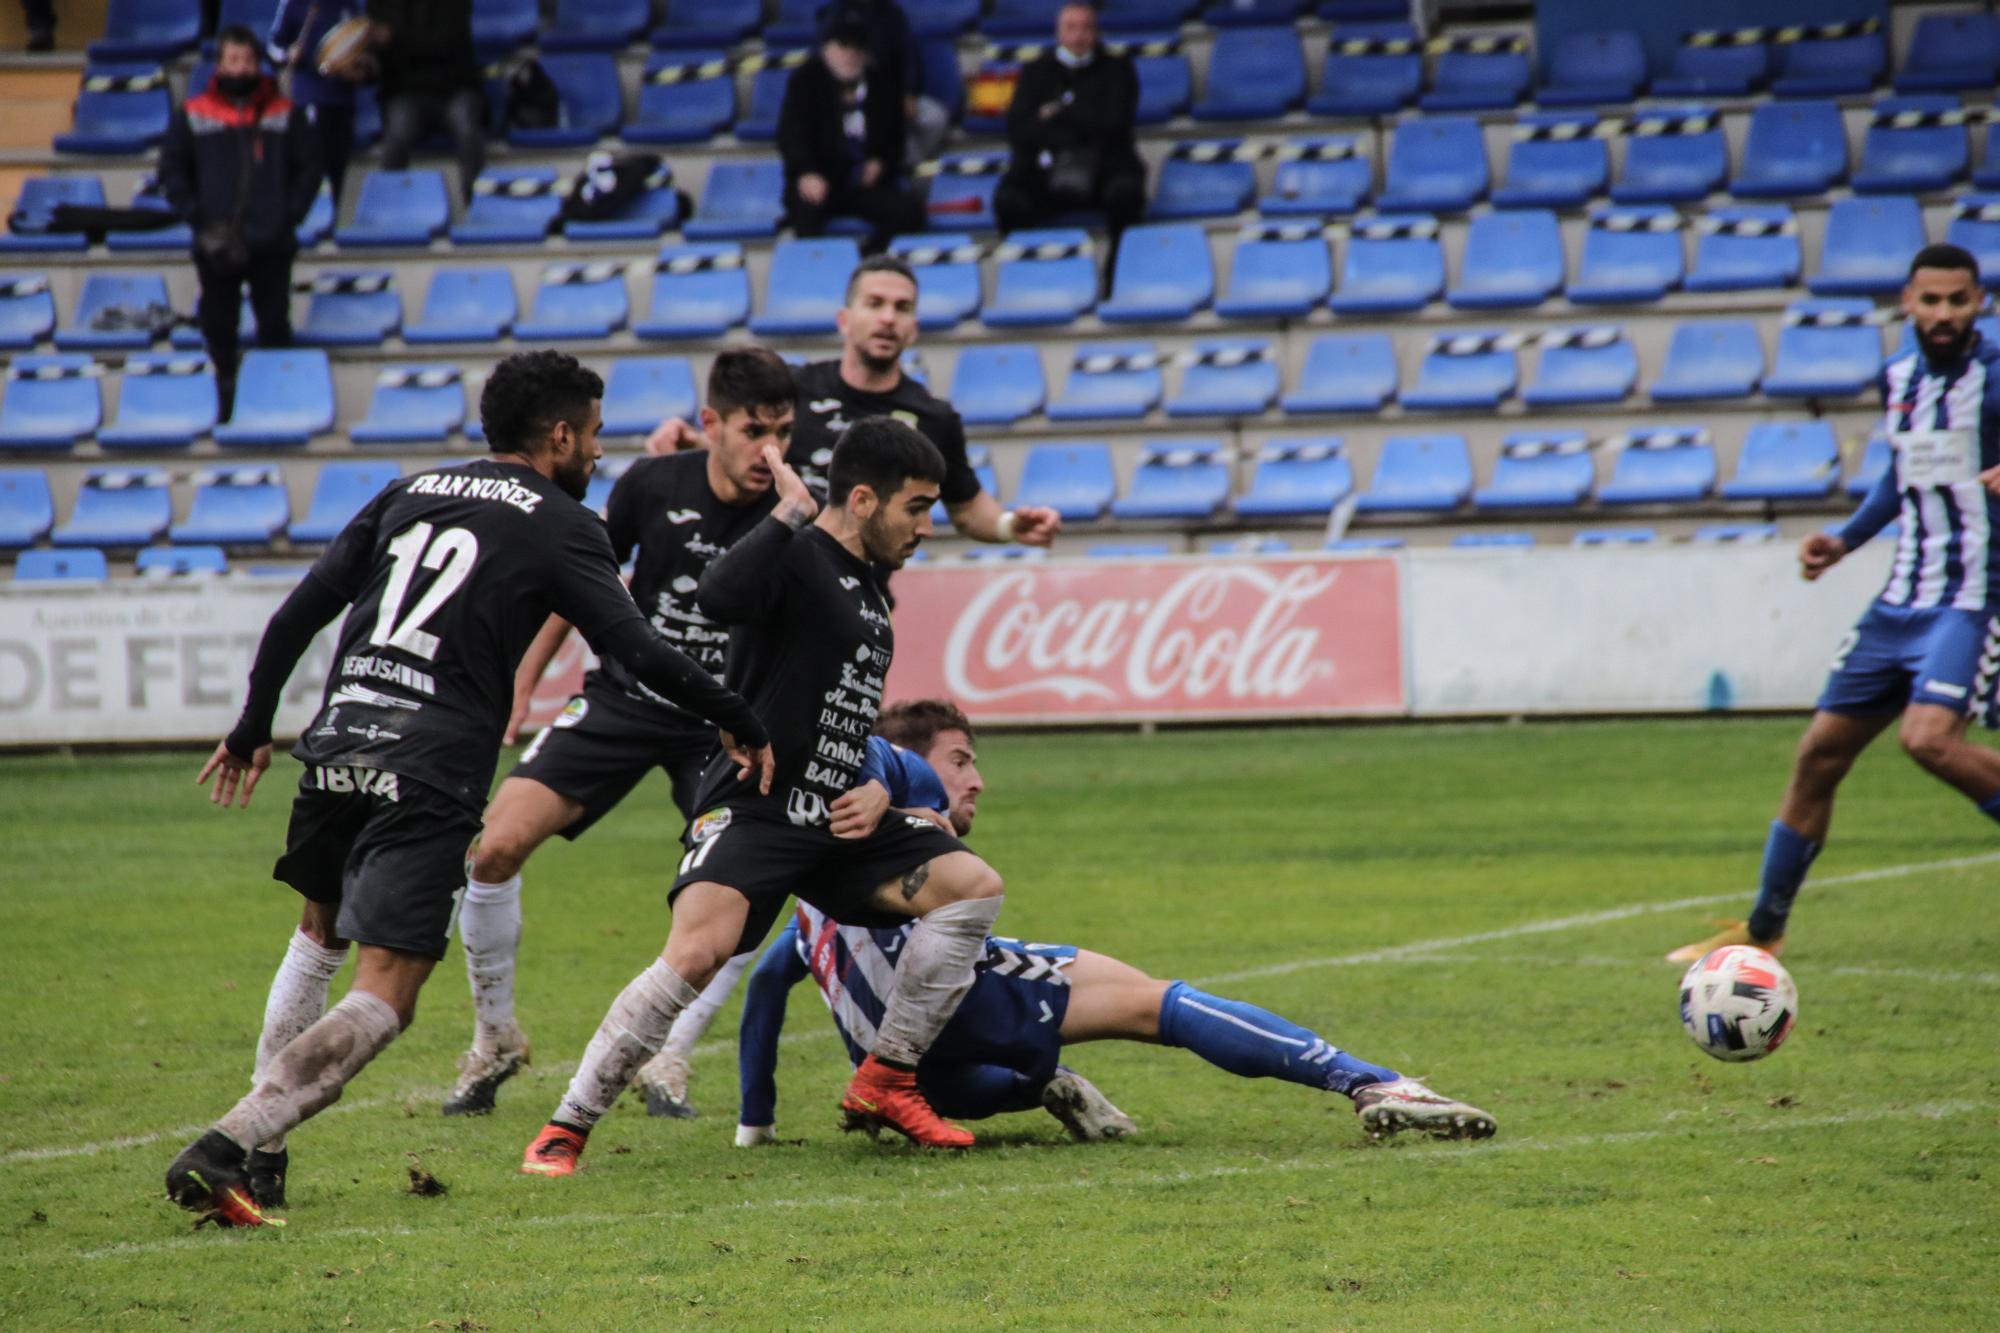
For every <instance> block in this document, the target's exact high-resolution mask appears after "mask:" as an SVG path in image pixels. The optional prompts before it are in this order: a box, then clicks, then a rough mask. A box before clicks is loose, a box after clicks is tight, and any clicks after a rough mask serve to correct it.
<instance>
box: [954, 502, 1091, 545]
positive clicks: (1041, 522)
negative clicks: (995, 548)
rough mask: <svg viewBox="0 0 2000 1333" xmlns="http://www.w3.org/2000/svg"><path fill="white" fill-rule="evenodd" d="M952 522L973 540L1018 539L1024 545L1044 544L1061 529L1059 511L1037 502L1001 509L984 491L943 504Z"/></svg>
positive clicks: (999, 540)
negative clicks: (965, 498) (964, 499)
mask: <svg viewBox="0 0 2000 1333" xmlns="http://www.w3.org/2000/svg"><path fill="white" fill-rule="evenodd" d="M945 512H946V513H948V514H950V515H951V524H952V526H953V527H955V528H957V529H958V531H959V533H960V534H961V535H963V536H966V537H970V538H972V540H974V541H976V542H1019V543H1020V544H1021V545H1023V546H1047V545H1049V544H1051V543H1052V542H1054V541H1055V539H1056V534H1057V533H1058V532H1060V531H1062V515H1061V514H1058V513H1057V512H1056V511H1055V510H1053V509H1044V508H1042V507H1041V506H1039V505H1021V506H1019V507H1018V508H1014V509H1002V508H1001V507H1000V502H999V501H998V500H996V499H994V498H993V497H992V496H991V495H989V494H988V493H987V492H985V491H981V492H979V494H977V495H975V496H973V497H972V498H971V499H970V500H967V501H965V502H964V503H963V504H955V505H946V506H945Z"/></svg>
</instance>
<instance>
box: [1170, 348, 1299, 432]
mask: <svg viewBox="0 0 2000 1333" xmlns="http://www.w3.org/2000/svg"><path fill="white" fill-rule="evenodd" d="M1177 360H1179V362H1180V364H1182V365H1183V366H1185V370H1184V371H1183V373H1182V375H1181V388H1180V392H1179V393H1177V394H1175V395H1174V396H1173V397H1172V398H1169V399H1168V400H1167V415H1168V416H1170V417H1254V416H1259V415H1261V414H1263V413H1264V412H1267V411H1269V410H1270V408H1271V405H1272V404H1273V403H1276V402H1277V401H1278V362H1277V359H1276V354H1275V353H1274V352H1273V351H1272V348H1271V340H1270V339H1268V338H1248V339H1245V338H1204V339H1201V340H1199V341H1197V342H1196V343H1195V345H1194V348H1193V351H1192V353H1191V354H1189V355H1185V356H1184V357H1182V358H1177Z"/></svg>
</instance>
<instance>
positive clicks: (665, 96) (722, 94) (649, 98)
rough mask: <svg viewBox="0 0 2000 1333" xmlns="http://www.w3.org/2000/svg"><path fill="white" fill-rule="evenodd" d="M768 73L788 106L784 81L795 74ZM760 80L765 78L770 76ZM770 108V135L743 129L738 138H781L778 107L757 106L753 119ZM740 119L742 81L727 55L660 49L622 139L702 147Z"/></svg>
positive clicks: (650, 64) (642, 79)
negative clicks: (738, 83)
mask: <svg viewBox="0 0 2000 1333" xmlns="http://www.w3.org/2000/svg"><path fill="white" fill-rule="evenodd" d="M764 74H775V75H777V76H778V80H777V91H778V94H779V98H780V101H781V102H782V99H783V94H784V79H785V78H786V77H787V76H788V74H789V71H787V70H784V69H782V68H775V69H771V70H766V71H764ZM757 77H758V78H759V79H762V78H763V77H764V75H763V74H759V75H758V76H757ZM767 110H768V112H769V115H768V120H767V121H766V124H768V126H769V133H762V132H759V133H754V134H745V133H743V131H742V130H741V129H738V131H737V137H738V138H744V139H765V140H768V139H771V138H773V137H775V136H776V134H777V132H778V116H777V107H776V106H772V107H769V108H765V107H761V106H758V105H757V104H756V103H755V102H753V103H752V104H751V110H750V116H751V118H752V119H754V118H756V117H759V116H762V115H764V113H765V112H766V111H767ZM735 119H736V78H735V75H734V74H733V73H732V72H731V69H730V64H729V53H728V52H727V51H722V50H710V51H660V52H657V53H655V54H654V56H653V57H652V59H650V60H648V61H647V62H646V68H645V71H644V72H643V73H642V74H641V75H640V81H639V105H638V108H637V110H636V112H635V113H634V115H633V117H632V119H631V120H630V121H629V122H627V124H626V125H625V127H624V129H623V130H621V131H620V132H619V137H621V138H622V139H624V140H625V141H626V142H627V143H641V144H672V143H702V142H705V141H707V140H708V139H711V138H713V137H714V136H716V135H718V134H720V133H722V131H723V130H725V129H727V128H728V127H729V124H730V122H731V121H733V120H735ZM760 131H761V127H760Z"/></svg>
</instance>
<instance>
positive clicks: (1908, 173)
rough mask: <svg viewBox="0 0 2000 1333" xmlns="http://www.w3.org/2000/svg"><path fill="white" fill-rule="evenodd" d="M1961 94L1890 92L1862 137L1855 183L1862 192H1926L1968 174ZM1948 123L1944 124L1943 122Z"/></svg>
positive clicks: (1967, 146) (1967, 150)
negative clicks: (1960, 116)
mask: <svg viewBox="0 0 2000 1333" xmlns="http://www.w3.org/2000/svg"><path fill="white" fill-rule="evenodd" d="M1958 109H1959V105H1958V99H1957V98H1956V97H1953V96H1951V95H1949V94H1946V93H1930V94H1926V95H1923V96H1918V97H1885V98H1883V99H1882V100H1881V101H1879V102H1877V103H1876V104H1875V110H1874V112H1873V114H1872V115H1871V116H1870V118H1869V121H1868V131H1867V134H1866V135H1865V136H1864V137H1863V138H1862V140H1861V165H1860V166H1858V167H1856V168H1855V169H1854V188H1855V190H1856V191H1857V192H1858V193H1861V194H1921V193H1923V192H1925V191H1928V190H1942V189H1944V188H1946V187H1947V186H1949V185H1950V184H1951V183H1952V182H1953V181H1956V180H1962V179H1964V177H1965V172H1966V164H1967V162H1968V160H1969V157H1970V149H1969V145H1968V144H1967V141H1966V133H1965V125H1964V124H1963V123H1962V121H1960V122H1959V123H1949V122H1951V121H1953V120H1957V119H1958V118H1957V115H1956V113H1957V112H1958ZM1941 122H1943V123H1941Z"/></svg>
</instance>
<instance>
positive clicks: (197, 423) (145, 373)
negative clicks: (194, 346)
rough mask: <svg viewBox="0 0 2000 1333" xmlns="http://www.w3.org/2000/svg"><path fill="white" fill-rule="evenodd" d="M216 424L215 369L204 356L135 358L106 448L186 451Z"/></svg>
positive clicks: (105, 433) (102, 436)
mask: <svg viewBox="0 0 2000 1333" xmlns="http://www.w3.org/2000/svg"><path fill="white" fill-rule="evenodd" d="M214 428H215V371H214V369H213V368H212V367H211V366H210V365H209V364H208V362H207V360H206V359H204V358H202V357H199V356H185V355H183V356H131V357H127V358H125V380H124V383H123V385H122V386H121V387H120V389H119V391H118V417H117V419H116V420H115V421H113V422H111V424H110V425H108V426H105V427H104V428H103V429H102V430H100V431H98V432H97V442H98V444H99V445H101V446H103V447H104V448H106V449H185V448H187V447H188V446H189V445H191V444H193V443H194V442H195V440H197V439H198V438H200V437H201V436H203V435H206V434H208V433H209V431H211V430H213V429H214Z"/></svg>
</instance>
